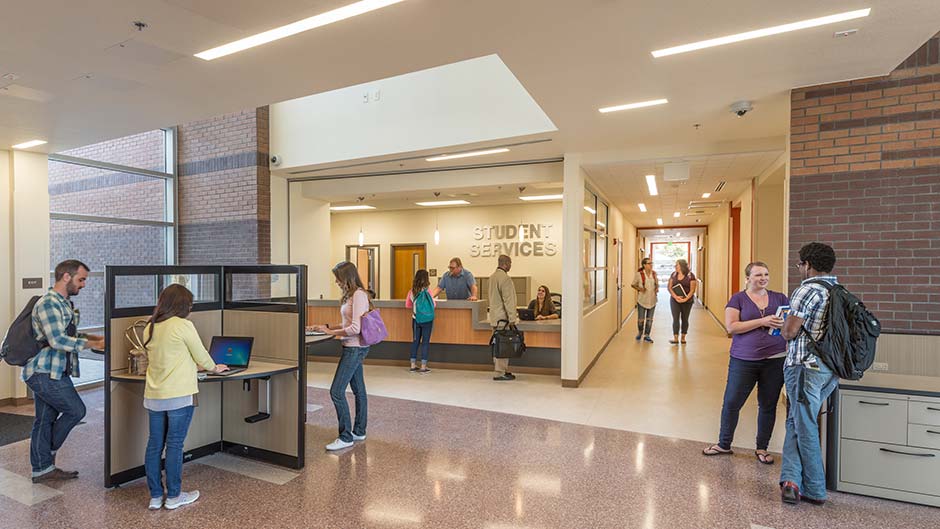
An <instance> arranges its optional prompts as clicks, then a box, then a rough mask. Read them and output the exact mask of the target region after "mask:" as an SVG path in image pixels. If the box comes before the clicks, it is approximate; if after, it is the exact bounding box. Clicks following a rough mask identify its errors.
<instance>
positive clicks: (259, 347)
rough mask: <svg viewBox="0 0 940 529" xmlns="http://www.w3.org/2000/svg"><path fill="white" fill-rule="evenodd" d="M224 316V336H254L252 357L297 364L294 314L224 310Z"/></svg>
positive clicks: (296, 316) (295, 317)
mask: <svg viewBox="0 0 940 529" xmlns="http://www.w3.org/2000/svg"><path fill="white" fill-rule="evenodd" d="M223 318H224V322H223V323H224V325H223V327H222V328H223V329H224V330H225V335H226V336H253V337H254V338H255V341H254V345H253V346H252V349H251V357H252V358H253V359H257V360H264V361H274V362H280V363H285V362H287V363H290V364H291V365H297V355H298V351H297V347H298V343H297V325H298V322H297V318H298V315H297V314H294V313H290V312H254V311H247V310H226V311H225V314H224V316H223Z"/></svg>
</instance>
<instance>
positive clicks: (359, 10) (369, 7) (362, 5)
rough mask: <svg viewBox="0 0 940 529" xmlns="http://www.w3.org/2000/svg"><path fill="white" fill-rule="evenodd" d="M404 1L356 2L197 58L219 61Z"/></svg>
mask: <svg viewBox="0 0 940 529" xmlns="http://www.w3.org/2000/svg"><path fill="white" fill-rule="evenodd" d="M402 1H404V0H362V1H360V2H354V3H352V4H349V5H346V6H343V7H339V8H336V9H334V10H332V11H327V12H326V13H320V14H319V15H315V16H312V17H309V18H305V19H303V20H298V21H297V22H292V23H290V24H287V25H285V26H281V27H278V28H274V29H270V30H268V31H264V32H262V33H258V34H256V35H252V36H250V37H245V38H243V39H239V40H236V41H234V42H229V43H228V44H223V45H222V46H218V47H215V48H212V49H210V50H206V51H202V52H199V53H197V54H196V57H199V58H200V59H204V60H207V61H211V60H212V59H218V58H219V57H224V56H226V55H231V54H232V53H238V52H240V51H244V50H247V49H249V48H254V47H255V46H261V45H262V44H267V43H269V42H273V41H275V40H280V39H283V38H287V37H290V36H292V35H296V34H298V33H303V32H304V31H309V30H311V29H316V28H319V27H323V26H326V25H328V24H332V23H334V22H339V21H340V20H346V19H347V18H352V17H354V16H358V15H362V14H365V13H368V12H369V11H375V10H376V9H381V8H383V7H388V6H390V5H392V4H397V3H399V2H402Z"/></svg>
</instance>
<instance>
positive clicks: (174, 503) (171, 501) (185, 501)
mask: <svg viewBox="0 0 940 529" xmlns="http://www.w3.org/2000/svg"><path fill="white" fill-rule="evenodd" d="M198 499H199V491H198V490H194V491H192V492H182V493H180V495H179V496H177V497H175V498H167V499H166V503H164V504H163V506H164V507H166V508H167V509H169V510H171V511H172V510H173V509H176V508H179V507H182V506H183V505H189V504H190V503H192V502H194V501H196V500H198Z"/></svg>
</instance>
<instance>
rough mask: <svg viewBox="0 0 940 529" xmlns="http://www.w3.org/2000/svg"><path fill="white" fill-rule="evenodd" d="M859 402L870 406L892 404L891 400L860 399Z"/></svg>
mask: <svg viewBox="0 0 940 529" xmlns="http://www.w3.org/2000/svg"><path fill="white" fill-rule="evenodd" d="M858 403H859V404H868V405H869V406H890V405H891V403H890V402H868V401H867V400H860V401H858Z"/></svg>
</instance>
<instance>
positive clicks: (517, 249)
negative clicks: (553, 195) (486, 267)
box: [470, 224, 558, 257]
mask: <svg viewBox="0 0 940 529" xmlns="http://www.w3.org/2000/svg"><path fill="white" fill-rule="evenodd" d="M552 228H553V225H552V224H493V225H489V224H488V225H484V226H475V227H474V228H473V240H475V241H480V242H477V243H474V244H472V245H470V257H499V256H500V255H501V254H505V255H508V256H510V257H519V256H522V257H552V256H554V255H556V254H557V253H558V245H557V244H556V243H555V242H554V241H553V240H552ZM520 231H521V236H520Z"/></svg>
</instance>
